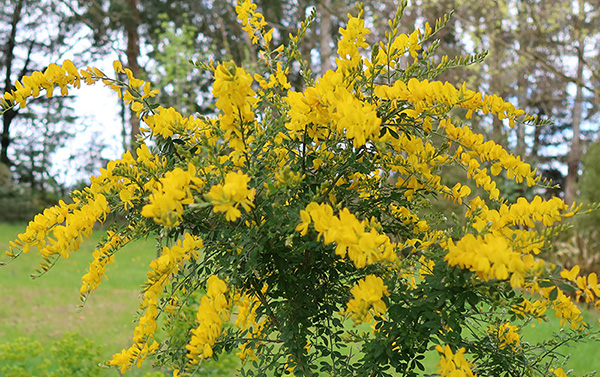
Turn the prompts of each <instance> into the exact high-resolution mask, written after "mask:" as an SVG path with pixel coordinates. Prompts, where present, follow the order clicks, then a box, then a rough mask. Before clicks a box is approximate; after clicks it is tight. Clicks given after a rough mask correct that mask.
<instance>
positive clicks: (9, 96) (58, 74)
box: [0, 60, 82, 110]
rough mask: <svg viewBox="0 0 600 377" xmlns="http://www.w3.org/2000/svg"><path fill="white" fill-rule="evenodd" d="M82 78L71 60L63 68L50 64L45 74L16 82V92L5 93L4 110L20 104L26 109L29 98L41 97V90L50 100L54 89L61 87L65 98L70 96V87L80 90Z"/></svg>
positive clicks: (38, 72)
mask: <svg viewBox="0 0 600 377" xmlns="http://www.w3.org/2000/svg"><path fill="white" fill-rule="evenodd" d="M81 78H82V76H81V75H80V74H79V72H78V71H77V68H75V66H74V65H73V62H71V61H70V60H65V61H64V62H63V64H62V66H59V65H56V64H50V65H49V66H48V68H46V69H45V70H44V72H43V73H42V72H40V71H35V72H33V73H32V74H31V75H30V76H24V77H23V78H22V79H21V81H16V82H15V90H12V91H11V92H10V93H9V92H6V93H4V97H3V99H2V100H1V101H0V102H1V105H2V108H3V109H4V110H6V109H8V108H11V107H13V106H14V105H15V104H19V106H20V107H21V108H24V107H25V106H26V103H27V99H28V98H35V97H38V96H39V95H40V90H42V89H43V90H45V91H46V96H47V97H48V98H50V97H52V95H53V94H54V88H55V87H56V86H58V87H60V93H61V94H62V95H63V96H66V95H68V94H69V89H68V86H73V87H74V88H79V86H80V85H81Z"/></svg>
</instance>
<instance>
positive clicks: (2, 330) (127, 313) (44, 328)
mask: <svg viewBox="0 0 600 377" xmlns="http://www.w3.org/2000/svg"><path fill="white" fill-rule="evenodd" d="M24 229H25V224H0V251H2V252H3V251H5V250H6V249H7V248H8V241H9V240H12V239H14V238H15V237H16V235H17V234H18V233H20V232H22V231H24ZM102 234H103V232H101V231H98V232H97V233H95V234H94V235H93V236H92V238H91V239H87V240H86V241H85V242H84V244H83V245H82V247H81V249H80V250H79V251H77V252H75V253H73V254H72V256H71V258H69V259H61V260H59V262H58V263H57V265H56V266H54V268H53V269H52V270H51V271H49V272H48V273H47V274H45V275H44V276H42V277H40V278H38V279H35V280H32V279H31V278H30V275H31V274H32V273H33V272H34V269H35V268H36V267H37V266H38V263H39V260H40V256H39V254H36V252H34V251H32V252H31V253H29V254H24V255H21V256H20V257H19V258H17V259H16V260H14V261H12V262H11V263H10V264H8V265H7V266H4V267H1V268H0V302H1V303H2V305H0V318H2V321H0V339H2V340H3V341H11V340H14V339H16V338H18V337H28V338H32V339H36V340H39V341H40V342H42V343H43V344H45V343H50V342H52V341H55V340H58V339H60V338H61V336H62V335H63V334H65V333H67V332H77V333H79V334H80V335H81V336H83V337H85V338H89V339H91V340H93V341H94V342H95V343H97V344H99V345H101V346H102V356H103V360H98V362H103V361H106V360H108V359H109V358H110V357H111V356H112V354H113V353H115V352H119V351H120V350H121V349H122V348H127V347H129V345H130V342H131V335H132V333H133V327H134V323H133V321H134V320H135V315H136V310H137V309H138V296H139V291H140V286H141V285H142V284H143V283H144V281H145V279H146V272H147V270H148V264H149V263H150V261H151V260H152V259H153V258H155V257H156V250H155V248H154V242H153V240H152V239H149V240H141V241H137V242H135V243H133V244H131V245H128V246H127V247H126V248H124V249H123V250H121V251H119V252H118V254H117V255H116V263H115V264H114V265H110V266H108V271H107V276H108V280H104V281H103V282H102V284H101V285H100V287H99V288H98V290H97V291H96V292H95V293H93V294H92V295H91V296H90V297H89V299H88V301H87V303H86V305H85V307H84V308H83V310H81V311H79V310H78V309H77V306H78V305H79V304H80V301H79V287H80V285H81V276H82V275H83V274H85V273H86V271H87V266H88V264H89V262H90V261H91V259H92V251H93V249H94V246H95V245H96V244H97V242H98V241H99V239H100V236H101V235H102ZM3 260H5V258H3ZM3 341H0V343H3ZM148 370H150V368H148V367H147V368H143V370H142V371H138V370H137V368H135V369H134V370H132V373H130V374H129V375H131V376H137V375H140V376H141V375H142V374H143V372H147V371H148ZM104 375H105V376H116V375H118V372H116V371H115V370H107V371H106V372H105V374H104Z"/></svg>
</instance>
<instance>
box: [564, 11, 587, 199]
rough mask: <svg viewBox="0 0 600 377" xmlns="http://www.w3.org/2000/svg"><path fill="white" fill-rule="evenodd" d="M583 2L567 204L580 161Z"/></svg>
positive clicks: (575, 193)
mask: <svg viewBox="0 0 600 377" xmlns="http://www.w3.org/2000/svg"><path fill="white" fill-rule="evenodd" d="M584 3H585V2H584V1H583V0H579V12H578V13H579V14H578V17H577V21H576V27H578V29H576V30H575V33H577V34H578V35H577V84H576V85H577V91H576V93H575V102H574V104H573V111H572V112H571V118H572V131H573V138H572V140H571V148H570V150H569V154H568V155H567V167H568V169H569V170H568V172H567V177H566V178H565V202H566V203H567V204H571V203H573V201H574V200H575V197H576V196H577V177H578V176H579V162H580V160H581V131H580V126H581V119H582V116H583V87H582V86H581V85H580V84H579V83H581V82H583V66H584V64H585V60H584V56H583V53H584V47H585V35H584V31H583V30H582V27H583V25H582V24H583V20H584V17H585V13H584V10H583V9H584V5H585V4H584Z"/></svg>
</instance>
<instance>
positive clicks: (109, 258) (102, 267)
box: [79, 231, 131, 299]
mask: <svg viewBox="0 0 600 377" xmlns="http://www.w3.org/2000/svg"><path fill="white" fill-rule="evenodd" d="M130 239H131V237H130V236H129V235H127V234H121V233H115V232H113V231H108V233H107V240H106V242H105V243H104V244H103V245H102V246H101V247H99V248H96V249H95V250H94V252H93V253H92V256H93V257H94V260H93V261H92V262H91V263H90V266H89V268H88V272H87V273H86V274H85V275H83V277H82V278H81V288H80V289H79V293H80V294H81V298H82V299H85V298H86V297H87V296H88V295H89V294H90V293H92V292H93V291H94V290H96V288H98V286H99V285H100V283H101V282H102V277H103V276H104V273H105V272H106V266H107V265H109V264H113V262H114V252H115V250H118V249H120V248H121V247H123V246H124V245H125V244H127V243H128V242H129V241H130Z"/></svg>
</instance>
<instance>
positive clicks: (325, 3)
mask: <svg viewBox="0 0 600 377" xmlns="http://www.w3.org/2000/svg"><path fill="white" fill-rule="evenodd" d="M330 9H331V0H322V1H320V2H319V9H318V11H319V17H320V19H321V23H320V25H319V47H320V55H321V67H320V71H319V73H320V74H321V75H323V74H324V73H325V72H327V70H329V69H331V68H332V65H331V57H332V55H333V48H332V46H331V43H332V38H331V13H330Z"/></svg>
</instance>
